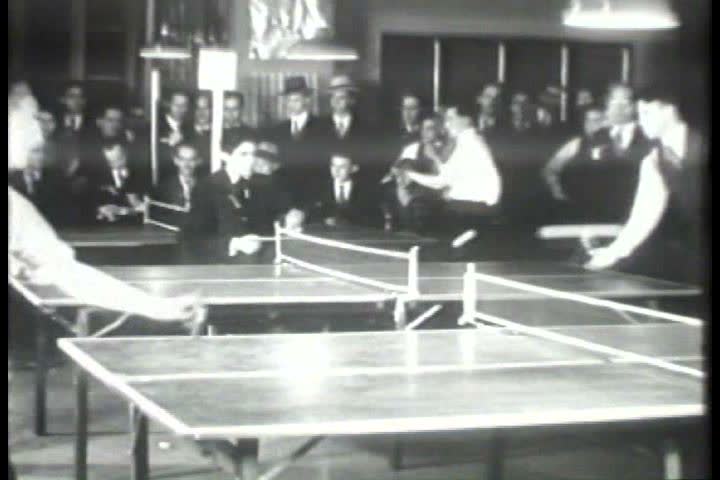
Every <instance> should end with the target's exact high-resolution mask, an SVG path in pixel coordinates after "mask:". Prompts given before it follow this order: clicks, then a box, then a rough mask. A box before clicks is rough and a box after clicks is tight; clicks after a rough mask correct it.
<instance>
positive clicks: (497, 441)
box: [487, 432, 505, 480]
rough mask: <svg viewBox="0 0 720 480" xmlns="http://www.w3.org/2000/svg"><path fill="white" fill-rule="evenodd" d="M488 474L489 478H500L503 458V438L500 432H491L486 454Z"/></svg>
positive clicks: (496, 479)
mask: <svg viewBox="0 0 720 480" xmlns="http://www.w3.org/2000/svg"><path fill="white" fill-rule="evenodd" d="M488 457H489V458H488V466H487V469H488V474H487V478H489V479H490V480H502V478H503V473H504V472H503V470H504V460H505V439H504V438H503V436H502V434H501V433H500V432H493V434H492V438H491V439H490V451H489V455H488Z"/></svg>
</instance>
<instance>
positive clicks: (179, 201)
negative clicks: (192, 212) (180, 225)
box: [152, 175, 194, 207]
mask: <svg viewBox="0 0 720 480" xmlns="http://www.w3.org/2000/svg"><path fill="white" fill-rule="evenodd" d="M193 190H194V188H193ZM152 198H153V200H157V201H159V202H163V203H169V204H171V205H177V206H178V207H184V206H185V202H186V199H185V190H184V189H183V186H182V184H181V183H180V177H179V176H178V175H175V176H172V177H168V178H167V179H165V181H163V182H162V183H160V185H158V186H157V188H155V190H154V191H153V194H152ZM188 200H192V193H191V198H190V199H188Z"/></svg>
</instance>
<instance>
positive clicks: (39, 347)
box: [33, 315, 48, 436]
mask: <svg viewBox="0 0 720 480" xmlns="http://www.w3.org/2000/svg"><path fill="white" fill-rule="evenodd" d="M33 320H34V323H35V435H37V436H44V435H47V401H46V398H47V395H46V394H47V371H48V358H47V357H48V345H47V344H48V331H47V328H45V327H46V325H44V324H43V321H42V319H41V318H40V316H39V315H33Z"/></svg>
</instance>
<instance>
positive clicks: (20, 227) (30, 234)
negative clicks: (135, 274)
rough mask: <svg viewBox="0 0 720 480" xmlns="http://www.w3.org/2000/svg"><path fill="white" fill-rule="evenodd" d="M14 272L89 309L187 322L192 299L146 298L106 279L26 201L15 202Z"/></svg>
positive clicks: (10, 258)
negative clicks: (89, 307)
mask: <svg viewBox="0 0 720 480" xmlns="http://www.w3.org/2000/svg"><path fill="white" fill-rule="evenodd" d="M10 199H11V201H12V202H13V205H12V206H11V209H12V212H13V213H12V215H11V216H10V219H9V220H10V225H9V227H10V231H11V235H12V236H11V238H10V242H9V245H8V261H9V263H10V272H11V274H13V275H16V276H23V277H26V278H28V279H29V280H31V281H35V282H39V283H49V284H52V285H54V286H56V287H58V288H59V289H60V290H62V291H63V292H64V293H66V294H67V295H69V296H71V297H73V298H76V299H77V300H79V301H80V303H83V304H85V305H88V306H95V307H100V308H105V309H108V310H115V311H121V312H126V313H131V314H136V315H142V316H145V317H150V318H153V319H156V320H168V321H171V320H180V319H184V318H187V317H188V316H189V315H190V313H191V309H192V306H193V305H192V302H191V300H190V299H169V298H163V297H157V296H154V295H150V294H147V293H145V292H143V291H142V290H139V289H137V288H134V287H131V286H130V285H128V284H126V283H124V282H121V281H119V280H117V279H115V278H113V277H111V276H109V275H107V274H106V273H103V272H101V271H100V270H97V269H95V268H93V267H90V266H88V265H85V264H83V263H80V262H78V261H77V260H75V255H74V251H73V250H72V248H70V247H69V246H68V245H67V244H65V243H64V242H62V241H61V240H60V239H59V238H58V237H57V235H56V233H55V231H54V230H53V228H52V227H51V226H50V225H49V224H48V223H47V222H46V221H45V220H44V219H43V217H42V216H41V215H40V213H39V212H38V211H37V210H36V209H35V207H34V206H33V205H32V204H31V203H30V202H29V201H27V200H26V199H24V198H23V197H22V196H20V195H19V194H18V195H12V196H11V197H10Z"/></svg>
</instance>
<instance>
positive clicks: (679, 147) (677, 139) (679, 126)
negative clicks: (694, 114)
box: [660, 122, 688, 158]
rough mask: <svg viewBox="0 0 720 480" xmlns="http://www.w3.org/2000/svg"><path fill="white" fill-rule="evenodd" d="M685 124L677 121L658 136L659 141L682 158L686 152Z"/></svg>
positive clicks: (686, 129)
mask: <svg viewBox="0 0 720 480" xmlns="http://www.w3.org/2000/svg"><path fill="white" fill-rule="evenodd" d="M687 132H688V128H687V124H685V123H683V122H678V123H676V124H675V125H672V126H671V127H670V129H669V130H668V131H667V132H666V133H665V134H664V135H663V136H662V137H661V138H660V143H662V144H663V146H664V147H667V148H669V149H670V150H672V151H673V153H674V154H675V155H677V156H678V157H680V158H683V157H684V156H685V154H686V153H687Z"/></svg>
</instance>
